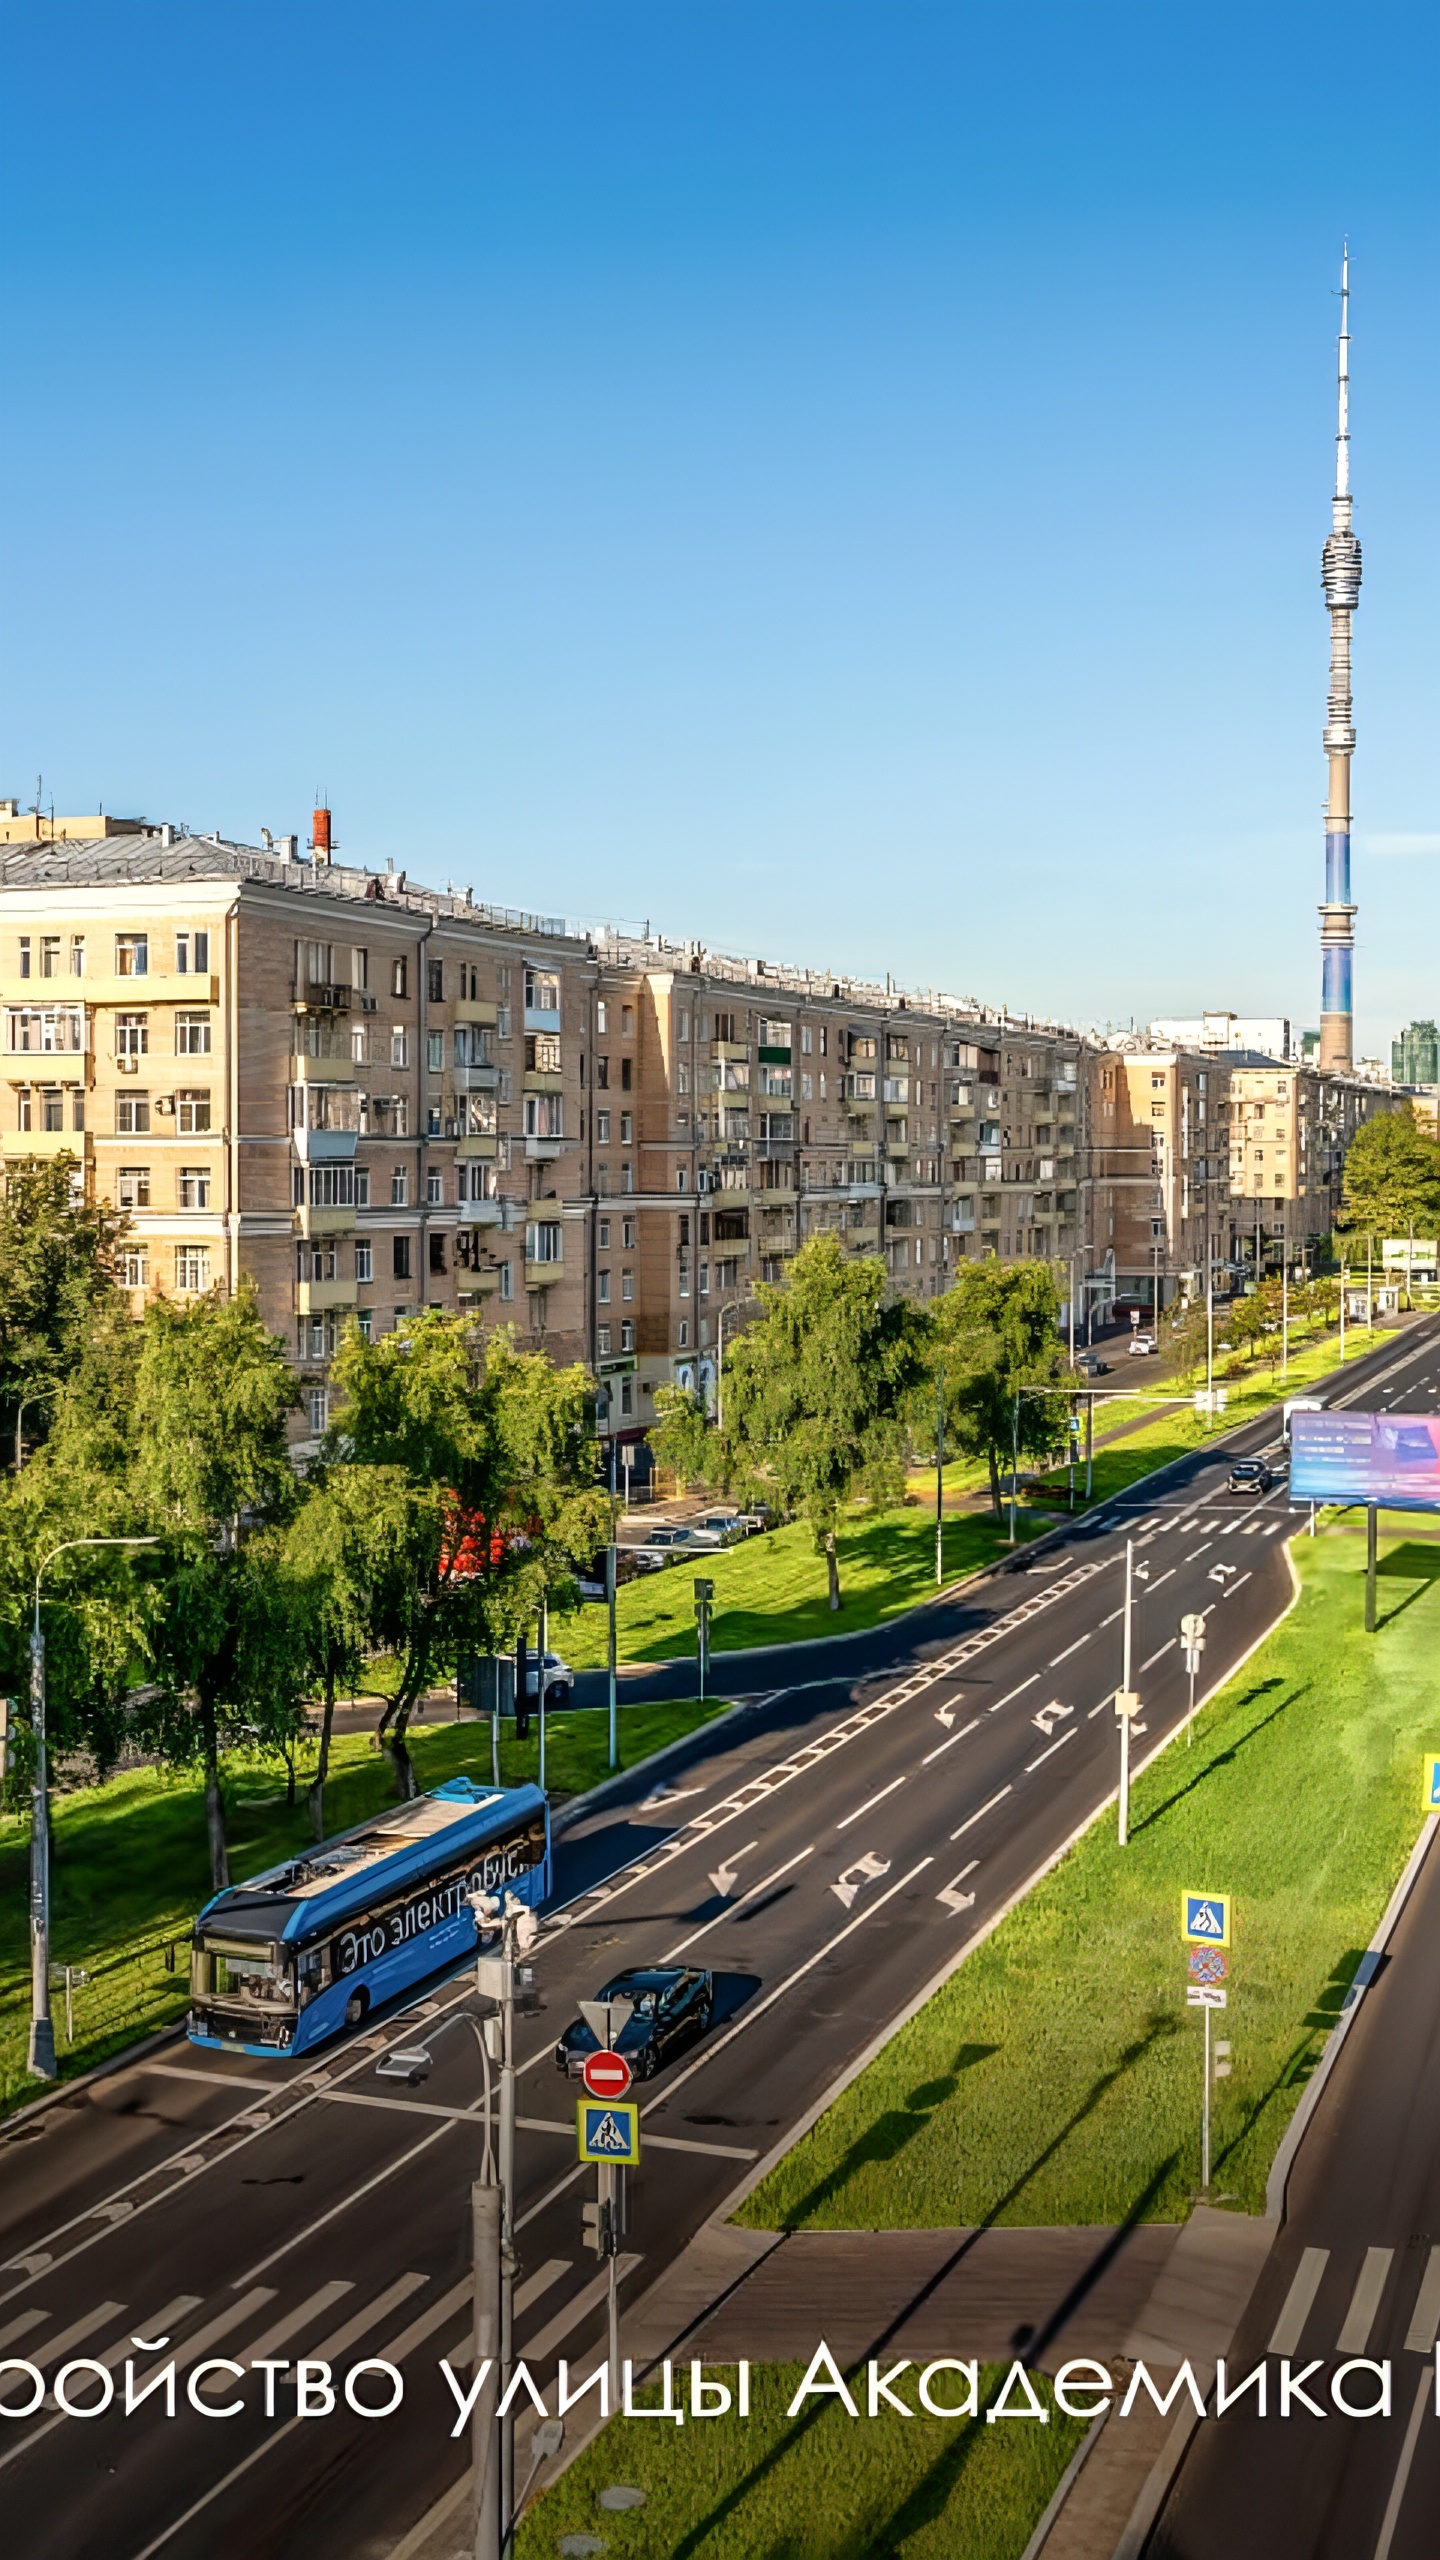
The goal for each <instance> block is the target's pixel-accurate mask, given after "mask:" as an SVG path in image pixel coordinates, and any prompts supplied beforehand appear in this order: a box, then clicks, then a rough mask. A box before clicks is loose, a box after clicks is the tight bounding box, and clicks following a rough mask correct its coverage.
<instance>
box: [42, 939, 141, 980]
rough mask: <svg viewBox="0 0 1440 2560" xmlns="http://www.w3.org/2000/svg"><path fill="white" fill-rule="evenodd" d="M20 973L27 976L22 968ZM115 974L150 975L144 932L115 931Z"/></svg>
mask: <svg viewBox="0 0 1440 2560" xmlns="http://www.w3.org/2000/svg"><path fill="white" fill-rule="evenodd" d="M20 975H21V976H22V978H23V977H28V976H29V971H28V970H26V969H22V970H21V972H20ZM115 975H116V977H117V978H148V977H149V975H150V937H149V935H148V934H146V933H117V934H116V936H115Z"/></svg>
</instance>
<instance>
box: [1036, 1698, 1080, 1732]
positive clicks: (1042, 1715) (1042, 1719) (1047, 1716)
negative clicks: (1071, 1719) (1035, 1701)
mask: <svg viewBox="0 0 1440 2560" xmlns="http://www.w3.org/2000/svg"><path fill="white" fill-rule="evenodd" d="M1074 1713H1075V1710H1074V1708H1073V1707H1066V1706H1062V1705H1061V1703H1060V1700H1059V1699H1058V1698H1052V1699H1051V1701H1050V1704H1049V1706H1048V1707H1042V1708H1041V1710H1040V1712H1039V1714H1038V1715H1037V1716H1032V1717H1031V1719H1030V1721H1031V1723H1032V1724H1038V1726H1039V1727H1040V1730H1041V1732H1042V1733H1043V1734H1044V1736H1045V1739H1046V1741H1047V1742H1048V1741H1049V1739H1050V1736H1051V1734H1052V1733H1053V1732H1054V1730H1055V1727H1056V1726H1057V1724H1063V1723H1064V1721H1065V1718H1066V1717H1067V1716H1073V1714H1074Z"/></svg>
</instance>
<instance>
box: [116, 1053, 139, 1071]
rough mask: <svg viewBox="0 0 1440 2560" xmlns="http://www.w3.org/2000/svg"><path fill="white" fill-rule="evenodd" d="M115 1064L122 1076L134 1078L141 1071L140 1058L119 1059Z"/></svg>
mask: <svg viewBox="0 0 1440 2560" xmlns="http://www.w3.org/2000/svg"><path fill="white" fill-rule="evenodd" d="M115 1064H116V1067H117V1068H118V1070H119V1072H120V1074H121V1075H122V1076H133V1075H135V1074H137V1073H138V1071H139V1066H140V1061H139V1059H138V1058H130V1057H125V1058H117V1059H116V1061H115Z"/></svg>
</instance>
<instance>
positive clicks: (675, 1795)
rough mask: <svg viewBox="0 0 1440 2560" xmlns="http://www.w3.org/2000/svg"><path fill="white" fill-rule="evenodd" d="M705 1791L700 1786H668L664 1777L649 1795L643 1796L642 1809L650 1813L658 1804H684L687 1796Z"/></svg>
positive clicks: (643, 1811) (641, 1800)
mask: <svg viewBox="0 0 1440 2560" xmlns="http://www.w3.org/2000/svg"><path fill="white" fill-rule="evenodd" d="M703 1792H704V1790H703V1788H700V1787H667V1786H666V1784H665V1782H664V1780H663V1779H662V1780H661V1782H660V1784H659V1786H658V1787H652V1788H651V1790H650V1793H649V1794H648V1796H642V1797H641V1799H640V1810H641V1812H642V1813H649V1812H650V1811H651V1809H652V1807H653V1806H655V1805H657V1804H683V1803H684V1802H685V1799H686V1797H687V1796H698V1795H701V1794H703Z"/></svg>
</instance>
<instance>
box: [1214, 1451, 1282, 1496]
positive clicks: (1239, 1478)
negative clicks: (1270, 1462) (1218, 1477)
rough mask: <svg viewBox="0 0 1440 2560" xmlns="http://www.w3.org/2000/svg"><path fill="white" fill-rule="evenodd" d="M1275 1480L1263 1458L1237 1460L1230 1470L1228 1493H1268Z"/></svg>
mask: <svg viewBox="0 0 1440 2560" xmlns="http://www.w3.org/2000/svg"><path fill="white" fill-rule="evenodd" d="M1274 1482H1275V1478H1274V1477H1273V1475H1272V1474H1271V1472H1270V1470H1269V1468H1268V1467H1267V1466H1266V1464H1265V1461H1264V1459H1263V1458H1237V1459H1236V1460H1235V1462H1234V1465H1233V1466H1232V1467H1231V1469H1230V1476H1229V1481H1228V1483H1227V1485H1226V1488H1225V1490H1226V1492H1227V1493H1249V1494H1256V1493H1268V1492H1269V1491H1270V1488H1271V1486H1272V1485H1273V1484H1274Z"/></svg>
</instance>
